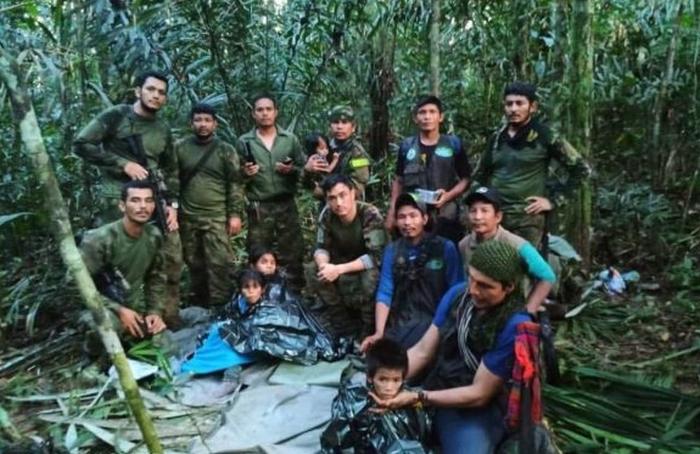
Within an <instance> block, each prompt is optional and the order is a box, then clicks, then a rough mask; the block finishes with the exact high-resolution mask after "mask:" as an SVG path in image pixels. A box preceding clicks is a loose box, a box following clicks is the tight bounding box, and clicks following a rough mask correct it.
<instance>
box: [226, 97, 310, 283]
mask: <svg viewBox="0 0 700 454" xmlns="http://www.w3.org/2000/svg"><path fill="white" fill-rule="evenodd" d="M278 113H279V111H278V109H277V102H276V101H275V99H274V97H273V96H272V95H268V94H265V95H259V96H257V97H255V99H254V100H253V119H254V120H255V125H256V127H255V128H253V129H252V130H251V131H249V132H247V133H245V134H243V135H242V136H240V137H239V144H238V153H239V157H240V159H241V161H242V162H243V174H244V179H243V181H244V184H245V194H246V198H247V199H248V210H247V211H248V251H250V250H251V248H252V247H253V246H255V245H262V246H266V247H271V248H272V249H273V250H274V251H275V252H276V253H277V256H278V257H279V262H280V265H281V266H283V267H285V269H286V271H287V276H288V282H289V287H290V288H291V289H292V290H294V291H296V292H300V291H301V289H302V288H303V287H304V275H303V265H302V261H303V258H304V242H303V237H302V233H301V227H300V225H299V214H298V211H297V205H296V202H295V201H294V196H295V195H296V192H297V183H298V181H299V176H300V173H301V171H302V168H303V167H304V162H305V161H306V158H305V156H304V152H303V151H302V148H301V144H300V143H299V139H297V138H296V136H295V135H294V134H292V133H291V132H289V131H285V130H284V129H282V128H280V127H279V126H277V124H276V123H275V120H276V119H277V115H278Z"/></svg>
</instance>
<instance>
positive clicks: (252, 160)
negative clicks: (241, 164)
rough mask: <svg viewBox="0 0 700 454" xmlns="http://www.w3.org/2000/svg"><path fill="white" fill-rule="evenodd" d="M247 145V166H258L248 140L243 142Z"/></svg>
mask: <svg viewBox="0 0 700 454" xmlns="http://www.w3.org/2000/svg"><path fill="white" fill-rule="evenodd" d="M243 143H244V144H245V162H246V164H253V165H255V164H257V162H255V157H254V156H253V152H252V151H251V150H250V142H248V141H247V140H246V141H244V142H243Z"/></svg>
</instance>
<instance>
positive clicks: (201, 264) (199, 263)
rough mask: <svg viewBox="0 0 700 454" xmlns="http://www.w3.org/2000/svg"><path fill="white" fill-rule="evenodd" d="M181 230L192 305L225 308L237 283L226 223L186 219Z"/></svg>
mask: <svg viewBox="0 0 700 454" xmlns="http://www.w3.org/2000/svg"><path fill="white" fill-rule="evenodd" d="M180 230H181V231H182V249H183V255H184V258H185V262H186V263H187V267H188V268H189V271H190V279H191V281H190V291H191V295H190V301H191V302H192V303H193V304H196V305H198V306H203V307H212V306H220V305H223V304H225V303H226V302H227V301H228V300H229V298H230V297H231V294H232V292H233V282H234V279H233V267H234V254H233V249H232V248H231V242H230V240H229V236H228V233H227V232H226V224H225V222H223V221H220V220H215V219H206V218H190V217H189V216H186V217H183V218H182V222H181V223H180Z"/></svg>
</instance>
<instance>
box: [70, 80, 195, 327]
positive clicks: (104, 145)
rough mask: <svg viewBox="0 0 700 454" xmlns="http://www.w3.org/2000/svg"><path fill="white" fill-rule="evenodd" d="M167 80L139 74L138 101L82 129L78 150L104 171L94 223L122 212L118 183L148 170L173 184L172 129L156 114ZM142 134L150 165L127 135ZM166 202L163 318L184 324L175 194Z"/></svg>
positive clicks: (113, 109)
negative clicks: (145, 165)
mask: <svg viewBox="0 0 700 454" xmlns="http://www.w3.org/2000/svg"><path fill="white" fill-rule="evenodd" d="M167 90H168V82H167V78H166V76H165V75H163V74H162V73H158V72H147V73H144V74H142V75H141V76H139V78H138V79H137V88H136V98H137V100H136V102H135V103H134V104H133V105H128V104H122V105H118V106H115V107H111V108H109V109H107V110H105V111H103V112H102V113H100V114H99V115H98V116H97V118H95V119H94V120H92V121H91V122H90V123H89V124H88V125H87V126H86V127H85V128H83V129H82V130H81V131H80V132H79V133H78V136H77V138H76V139H75V143H74V150H75V153H76V154H77V155H78V156H80V157H81V158H83V159H84V160H85V161H86V162H87V163H88V164H91V165H95V166H97V168H98V169H99V170H100V173H101V177H102V181H101V184H100V186H99V187H98V191H97V196H98V199H99V200H100V201H101V202H102V203H103V205H102V206H101V207H100V210H99V213H98V215H97V221H98V222H97V223H96V225H101V224H104V223H106V222H109V221H113V220H115V219H118V218H119V217H121V213H120V212H119V211H118V210H117V202H118V200H119V192H120V187H121V186H122V185H123V184H124V183H125V182H127V181H130V180H145V179H147V178H148V177H149V171H150V172H153V173H154V175H151V176H156V174H157V175H160V176H162V177H164V179H165V183H166V184H168V185H172V184H173V180H174V179H175V178H176V167H175V160H174V156H173V147H172V136H171V133H170V128H169V127H168V126H167V124H165V122H163V121H162V120H160V119H159V118H157V117H156V114H157V112H158V110H160V109H161V108H162V107H163V105H164V104H165V102H166V100H167ZM129 136H139V137H140V139H141V142H142V144H143V151H144V153H145V155H146V159H147V161H148V170H147V169H146V168H145V167H144V166H143V165H141V164H140V163H138V162H137V161H139V157H138V156H135V152H134V151H133V150H132V149H131V147H130V145H129V142H128V141H127V137H129ZM165 196H166V199H167V200H166V202H167V203H168V207H167V209H166V212H167V226H168V230H169V231H168V232H167V234H166V235H165V240H164V243H163V253H164V254H165V267H166V274H167V284H166V290H167V291H166V300H165V303H164V309H163V317H164V319H165V321H166V322H167V323H168V324H169V325H170V326H172V327H176V326H177V325H178V324H179V323H180V319H179V316H178V306H179V304H180V274H181V271H182V265H183V264H182V246H181V244H180V235H179V233H178V231H177V230H178V224H177V206H178V200H177V194H176V193H173V192H167V193H166V194H165Z"/></svg>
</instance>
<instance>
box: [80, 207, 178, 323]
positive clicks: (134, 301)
mask: <svg viewBox="0 0 700 454" xmlns="http://www.w3.org/2000/svg"><path fill="white" fill-rule="evenodd" d="M162 244H163V237H162V235H161V233H160V231H159V230H158V228H156V227H155V226H152V225H146V226H145V228H144V231H143V234H142V235H141V236H140V237H139V238H132V237H130V236H129V235H127V234H126V232H125V231H124V226H123V224H122V220H121V219H120V220H118V221H114V222H111V223H109V224H106V225H104V226H102V227H99V228H97V229H93V230H89V231H88V232H86V233H85V235H84V237H83V240H82V243H81V245H80V252H81V255H82V257H83V260H84V261H85V265H86V266H87V268H88V271H90V274H92V275H94V274H97V273H100V272H102V271H104V270H105V269H106V268H107V267H108V266H112V267H114V268H116V269H117V270H119V272H120V273H121V274H122V275H123V276H124V279H125V280H126V282H127V283H128V284H129V290H128V292H127V298H126V302H125V303H124V305H125V306H127V307H129V308H130V309H133V310H135V311H137V312H139V313H142V314H158V315H162V314H163V312H164V300H165V281H166V276H165V262H164V254H163V250H162ZM118 306H119V304H117V302H114V301H112V302H111V303H110V308H112V309H115V308H117V307H118Z"/></svg>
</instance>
